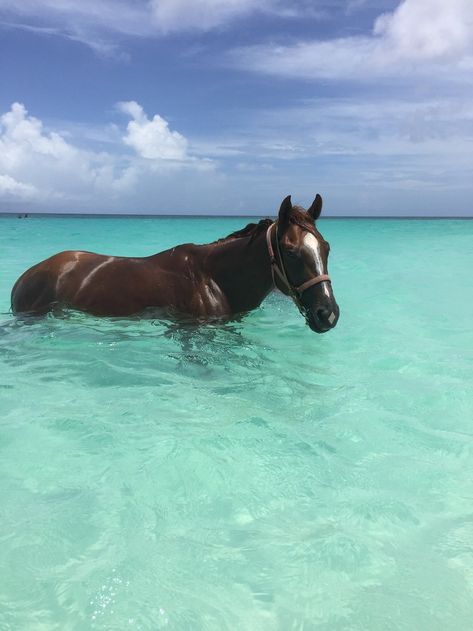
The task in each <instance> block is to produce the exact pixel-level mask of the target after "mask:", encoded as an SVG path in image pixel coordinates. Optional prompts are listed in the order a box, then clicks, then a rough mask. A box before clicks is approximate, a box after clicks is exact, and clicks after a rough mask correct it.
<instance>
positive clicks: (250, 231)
mask: <svg viewBox="0 0 473 631" xmlns="http://www.w3.org/2000/svg"><path fill="white" fill-rule="evenodd" d="M273 221H274V220H273V219H261V220H260V221H258V223H249V224H248V225H246V226H245V227H244V228H242V229H241V230H235V232H231V233H230V234H228V235H227V236H226V237H222V238H221V239H218V240H217V241H214V243H224V242H226V241H233V240H234V239H241V238H243V237H250V240H249V242H248V243H251V242H252V241H253V240H254V239H256V237H257V236H258V235H260V234H261V233H262V232H263V230H267V229H268V227H269V226H270V225H271V224H272V223H273ZM289 221H290V222H291V223H295V224H298V225H299V226H301V228H303V229H304V230H307V231H309V232H313V231H314V223H313V221H312V222H311V221H310V220H309V219H308V215H307V212H306V211H305V210H304V208H302V206H293V207H292V214H291V217H290V219H289Z"/></svg>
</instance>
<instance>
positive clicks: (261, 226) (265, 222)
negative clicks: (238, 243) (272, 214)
mask: <svg viewBox="0 0 473 631" xmlns="http://www.w3.org/2000/svg"><path fill="white" fill-rule="evenodd" d="M272 223H273V220H272V219H261V220H260V221H258V223H249V224H248V225H247V226H245V227H244V228H242V229H241V230H236V231H235V232H231V233H230V234H227V236H226V237H222V238H221V239H218V241H215V243H223V242H224V241H233V240H234V239H241V238H242V237H251V238H250V241H249V243H251V242H252V241H253V240H254V239H255V238H256V237H257V236H258V235H259V234H261V232H263V230H267V229H268V227H269V226H270V225H271V224H272Z"/></svg>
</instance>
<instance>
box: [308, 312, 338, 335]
mask: <svg viewBox="0 0 473 631" xmlns="http://www.w3.org/2000/svg"><path fill="white" fill-rule="evenodd" d="M306 323H307V326H308V327H309V328H310V330H311V331H313V332H314V333H327V332H328V331H330V330H331V329H332V328H333V327H331V326H327V327H324V326H322V325H321V324H320V323H319V322H317V321H316V320H315V318H314V317H313V316H312V315H308V316H307V317H306Z"/></svg>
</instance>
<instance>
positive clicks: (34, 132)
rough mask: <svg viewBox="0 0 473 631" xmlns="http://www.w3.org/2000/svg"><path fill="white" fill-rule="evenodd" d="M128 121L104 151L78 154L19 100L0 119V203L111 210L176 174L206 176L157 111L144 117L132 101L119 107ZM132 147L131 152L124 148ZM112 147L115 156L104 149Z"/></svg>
mask: <svg viewBox="0 0 473 631" xmlns="http://www.w3.org/2000/svg"><path fill="white" fill-rule="evenodd" d="M120 110H121V111H122V112H123V113H126V114H127V115H129V116H130V117H131V119H132V120H130V122H129V123H128V126H127V129H126V131H123V132H122V134H121V135H120V134H117V143H116V144H115V146H113V147H110V143H109V147H108V149H109V150H108V151H90V150H84V149H81V148H80V147H78V146H76V145H74V144H73V143H72V142H70V140H69V138H68V139H67V140H66V138H65V137H64V134H62V135H61V134H60V133H58V132H56V131H48V130H46V129H45V127H44V124H43V122H42V121H41V120H39V119H38V118H35V117H34V116H31V115H30V114H29V113H28V111H27V110H26V108H25V106H24V105H23V104H21V103H13V104H12V106H11V108H10V110H9V111H8V112H5V113H4V114H2V115H1V116H0V202H10V201H11V200H14V199H17V200H29V201H31V202H33V203H35V204H39V205H41V206H43V207H44V206H45V205H46V204H48V205H50V206H51V205H52V206H57V205H61V204H62V205H66V207H68V209H70V205H71V204H73V206H74V208H76V207H87V206H90V205H91V204H92V203H93V204H94V207H91V208H90V210H91V211H95V212H96V211H98V210H99V209H100V207H103V206H104V204H108V207H109V208H113V207H114V205H115V206H116V204H117V203H122V200H123V198H124V197H127V196H128V201H127V203H130V200H131V199H133V197H134V195H136V192H137V189H139V188H140V187H141V188H142V189H143V190H144V189H146V190H147V192H148V194H149V195H151V197H150V200H151V202H152V200H153V196H152V195H153V193H156V194H157V193H159V191H160V189H166V188H167V187H168V185H169V183H170V182H172V181H173V180H174V179H175V178H176V177H179V173H182V171H183V170H184V171H186V173H187V176H188V177H189V173H190V172H193V173H201V174H202V172H208V171H211V170H212V169H213V168H214V164H213V163H212V162H210V161H209V160H206V159H203V158H196V157H189V156H188V154H187V149H188V142H187V140H186V139H185V138H184V136H182V135H181V134H179V133H178V132H176V131H171V130H170V129H169V126H168V123H167V122H166V121H165V120H164V119H163V118H162V117H161V116H159V115H158V114H156V115H155V116H154V117H153V118H152V119H151V120H150V119H148V118H147V116H146V114H145V113H144V111H143V109H142V107H141V106H140V105H139V104H138V103H136V102H135V101H130V102H127V103H121V104H120ZM126 145H128V146H130V147H132V148H133V149H134V152H135V153H134V154H133V155H130V153H129V152H128V151H127V150H126ZM111 149H114V150H115V151H111Z"/></svg>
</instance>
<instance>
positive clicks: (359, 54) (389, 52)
mask: <svg viewBox="0 0 473 631" xmlns="http://www.w3.org/2000/svg"><path fill="white" fill-rule="evenodd" d="M231 59H232V60H233V62H234V63H235V64H236V65H237V66H239V67H242V68H245V69H249V70H253V71H256V72H262V73H268V74H273V75H280V76H285V77H297V78H304V79H318V78H327V79H347V80H352V79H357V80H360V79H361V80H364V81H371V80H373V79H379V78H383V77H386V76H391V77H392V76H400V77H404V78H406V77H409V76H411V75H412V74H414V75H415V74H417V73H426V74H427V73H431V72H435V71H436V72H441V73H444V74H445V75H449V76H450V78H453V75H454V74H455V73H463V72H464V71H467V70H469V71H470V72H471V70H472V69H473V2H472V1H471V0H448V2H447V1H445V0H404V1H403V2H401V3H400V4H399V6H398V7H397V9H396V10H395V11H393V12H391V13H386V14H383V15H381V16H380V17H379V18H378V19H377V20H376V22H375V24H374V28H373V33H372V35H370V36H353V37H344V38H337V39H331V40H330V39H329V40H325V41H322V40H316V41H303V42H299V43H296V44H294V45H290V46H284V45H282V46H276V45H261V46H251V47H247V48H242V49H237V50H235V51H233V52H232V54H231ZM434 78H435V77H434Z"/></svg>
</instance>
